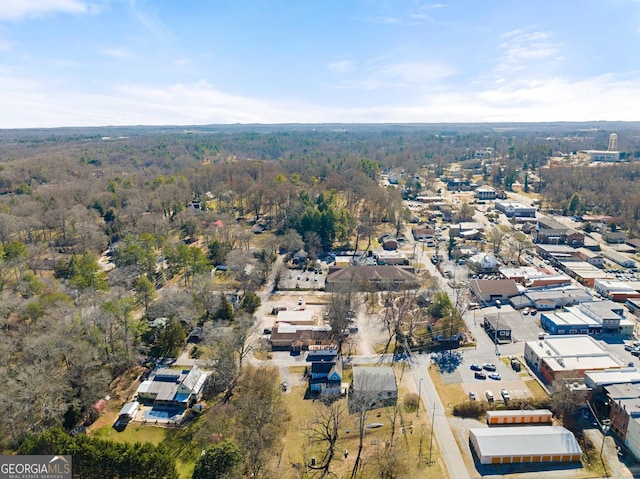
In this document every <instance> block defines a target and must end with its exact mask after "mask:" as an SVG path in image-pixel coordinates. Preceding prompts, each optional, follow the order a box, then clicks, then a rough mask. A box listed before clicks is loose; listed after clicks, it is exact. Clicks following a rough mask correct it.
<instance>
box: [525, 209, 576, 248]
mask: <svg viewBox="0 0 640 479" xmlns="http://www.w3.org/2000/svg"><path fill="white" fill-rule="evenodd" d="M584 238H585V235H584V233H582V232H580V231H578V230H576V229H574V228H570V227H568V226H565V225H563V224H562V223H559V222H558V221H556V220H554V219H551V218H549V217H546V216H545V217H541V218H538V224H537V225H536V229H535V230H534V232H533V242H534V243H544V244H568V245H572V246H582V245H583V244H584Z"/></svg>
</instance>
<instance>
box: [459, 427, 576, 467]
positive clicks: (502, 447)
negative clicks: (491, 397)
mask: <svg viewBox="0 0 640 479" xmlns="http://www.w3.org/2000/svg"><path fill="white" fill-rule="evenodd" d="M469 442H470V443H471V447H472V449H473V452H474V453H475V454H476V456H477V457H478V460H479V462H480V464H521V463H540V462H557V463H560V462H577V461H580V458H581V457H582V450H581V449H580V445H579V444H578V441H577V440H576V438H575V437H574V436H573V434H572V433H571V431H569V430H567V429H565V428H564V427H561V426H513V427H508V428H502V427H500V428H477V429H476V428H473V429H469Z"/></svg>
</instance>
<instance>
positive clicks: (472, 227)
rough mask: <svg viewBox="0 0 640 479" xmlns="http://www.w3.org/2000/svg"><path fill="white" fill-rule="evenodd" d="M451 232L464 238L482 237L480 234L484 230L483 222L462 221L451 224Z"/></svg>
mask: <svg viewBox="0 0 640 479" xmlns="http://www.w3.org/2000/svg"><path fill="white" fill-rule="evenodd" d="M450 231H451V234H453V235H454V236H458V237H460V238H463V239H469V240H471V239H480V235H481V234H482V232H483V231H484V224H483V223H476V222H461V223H457V224H453V225H451V229H450Z"/></svg>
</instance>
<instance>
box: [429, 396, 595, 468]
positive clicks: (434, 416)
mask: <svg viewBox="0 0 640 479" xmlns="http://www.w3.org/2000/svg"><path fill="white" fill-rule="evenodd" d="M435 420H436V403H433V413H432V415H431V438H430V439H429V464H431V453H432V452H433V428H434V426H435V424H434V422H435ZM603 444H604V441H603Z"/></svg>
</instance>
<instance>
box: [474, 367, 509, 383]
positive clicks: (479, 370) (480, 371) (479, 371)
mask: <svg viewBox="0 0 640 479" xmlns="http://www.w3.org/2000/svg"><path fill="white" fill-rule="evenodd" d="M470 368H471V370H472V371H475V373H474V375H473V376H474V377H475V378H476V379H487V378H490V379H494V380H496V381H500V380H501V379H502V376H500V374H499V373H497V372H496V371H497V369H498V368H497V367H496V365H495V364H492V363H484V364H483V365H482V366H480V365H479V364H472V365H471V366H470ZM485 371H489V374H487V373H485Z"/></svg>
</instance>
